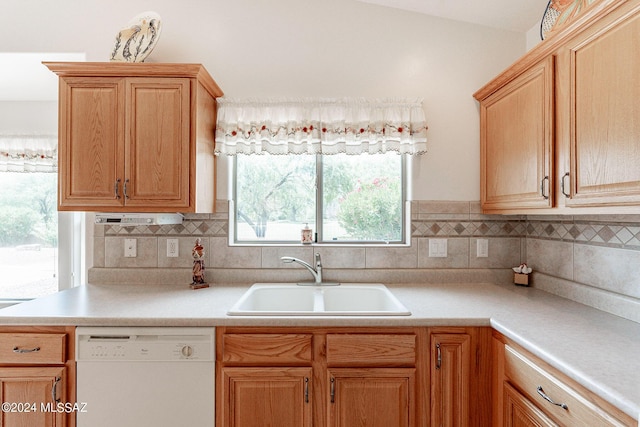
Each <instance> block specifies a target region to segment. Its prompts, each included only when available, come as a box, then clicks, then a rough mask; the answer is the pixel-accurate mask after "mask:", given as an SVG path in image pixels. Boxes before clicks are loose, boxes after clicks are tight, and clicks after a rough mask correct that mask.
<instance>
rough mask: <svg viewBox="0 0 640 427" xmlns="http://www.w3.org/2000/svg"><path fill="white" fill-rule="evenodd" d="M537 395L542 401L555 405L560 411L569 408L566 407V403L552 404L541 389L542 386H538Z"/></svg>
mask: <svg viewBox="0 0 640 427" xmlns="http://www.w3.org/2000/svg"><path fill="white" fill-rule="evenodd" d="M538 394H539V395H540V396H541V397H542V398H543V399H544V400H546V401H547V402H549V403H552V404H554V405H556V406H559V407H561V408H562V409H569V407H568V406H567V404H566V403H556V402H554V401H553V400H551V398H550V397H549V396H547V395H546V394H545V392H544V390H543V389H542V386H540V385H539V386H538Z"/></svg>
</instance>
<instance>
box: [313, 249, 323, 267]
mask: <svg viewBox="0 0 640 427" xmlns="http://www.w3.org/2000/svg"><path fill="white" fill-rule="evenodd" d="M315 257H316V267H318V266H322V261H321V260H320V253H319V252H316V253H315Z"/></svg>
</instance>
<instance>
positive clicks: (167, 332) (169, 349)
mask: <svg viewBox="0 0 640 427" xmlns="http://www.w3.org/2000/svg"><path fill="white" fill-rule="evenodd" d="M213 331H214V329H213V328H80V327H79V328H77V330H76V340H77V346H76V352H77V354H76V360H77V361H91V360H110V361H117V360H121V361H143V360H149V361H181V362H184V361H190V360H192V361H212V360H214V356H215V354H214V339H215V338H214V337H215V335H214V332H213Z"/></svg>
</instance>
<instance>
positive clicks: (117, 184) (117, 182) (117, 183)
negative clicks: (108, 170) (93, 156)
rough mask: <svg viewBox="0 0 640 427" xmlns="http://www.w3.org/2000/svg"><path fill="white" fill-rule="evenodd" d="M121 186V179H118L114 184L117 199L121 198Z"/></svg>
mask: <svg viewBox="0 0 640 427" xmlns="http://www.w3.org/2000/svg"><path fill="white" fill-rule="evenodd" d="M119 186H120V178H118V179H116V182H115V183H114V184H113V192H114V193H115V195H116V199H119V198H120V193H119V192H118V187H119Z"/></svg>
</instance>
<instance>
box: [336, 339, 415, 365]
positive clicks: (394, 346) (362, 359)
mask: <svg viewBox="0 0 640 427" xmlns="http://www.w3.org/2000/svg"><path fill="white" fill-rule="evenodd" d="M415 363H416V336H415V335H399V334H393V335H390V334H327V365H328V366H356V365H357V366H360V367H367V366H415Z"/></svg>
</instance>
